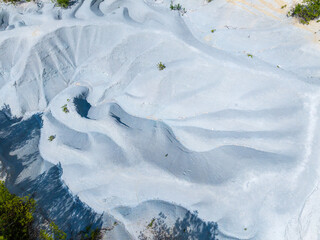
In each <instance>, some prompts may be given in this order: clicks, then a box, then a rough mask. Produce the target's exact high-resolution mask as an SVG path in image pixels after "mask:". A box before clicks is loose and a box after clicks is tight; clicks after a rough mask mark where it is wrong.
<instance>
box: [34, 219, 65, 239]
mask: <svg viewBox="0 0 320 240" xmlns="http://www.w3.org/2000/svg"><path fill="white" fill-rule="evenodd" d="M40 239H42V240H66V239H67V234H66V233H65V232H63V231H62V230H60V229H59V227H58V226H57V225H56V224H55V223H54V222H51V223H50V225H49V229H48V230H47V231H46V230H40Z"/></svg>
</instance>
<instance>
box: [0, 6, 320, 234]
mask: <svg viewBox="0 0 320 240" xmlns="http://www.w3.org/2000/svg"><path fill="white" fill-rule="evenodd" d="M175 3H178V2H177V1H175ZM180 3H181V5H182V6H183V7H185V8H186V11H187V12H186V13H185V14H182V13H179V12H178V11H170V8H169V5H170V1H168V0H121V1H120V0H105V1H100V0H96V1H95V0H94V1H89V0H86V1H82V2H79V3H76V4H75V5H73V6H72V7H71V8H69V9H67V10H61V9H59V8H57V7H54V6H53V4H52V3H50V2H45V3H43V5H42V6H40V7H37V6H36V5H35V4H34V3H27V4H23V5H19V6H16V7H14V6H10V5H5V4H2V5H1V10H0V23H1V24H0V30H2V31H0V105H4V104H6V105H9V106H10V108H11V111H12V113H13V114H14V115H16V116H22V117H24V119H26V118H28V116H30V115H31V114H33V113H35V112H43V117H42V118H43V127H42V129H41V138H40V143H39V151H40V155H41V157H42V158H43V159H44V160H45V161H46V162H49V163H52V164H58V163H61V167H62V169H63V175H62V179H63V180H64V181H65V183H66V184H67V186H68V187H69V189H70V190H71V191H72V193H73V194H76V195H78V196H79V197H80V199H81V200H82V201H83V202H85V203H86V204H88V206H90V207H91V208H93V209H94V210H95V211H96V212H97V213H102V212H107V213H109V214H110V215H113V216H114V217H115V218H116V219H119V221H121V222H122V223H123V224H124V228H123V229H126V230H123V231H128V233H129V234H130V235H131V237H132V238H133V239H137V238H138V236H139V234H140V231H143V229H144V228H145V227H146V225H147V223H146V222H148V221H150V219H152V218H153V217H156V216H157V215H158V214H159V212H163V213H165V214H166V215H167V216H169V218H168V219H171V220H170V221H174V219H175V218H177V217H180V216H183V215H184V214H185V212H186V211H187V210H186V209H188V210H190V211H195V210H196V211H198V216H199V217H200V218H201V219H202V220H204V221H213V222H216V223H217V224H218V231H219V236H218V238H219V239H257V240H258V239H261V240H268V239H270V240H271V239H272V240H274V239H288V240H289V239H290V240H294V239H304V240H311V239H318V238H319V237H318V236H319V234H318V232H319V231H320V229H319V227H318V226H319V221H320V212H319V206H318V203H319V200H320V195H319V193H318V182H319V169H320V168H319V167H320V166H319V153H318V151H319V150H318V149H319V147H318V146H319V145H318V143H320V142H319V140H320V139H318V137H317V132H318V130H320V129H319V124H318V123H319V117H318V116H319V112H318V109H319V107H320V106H319V103H320V89H319V82H320V71H319V69H320V61H319V60H320V47H319V46H320V45H319V39H320V35H319V34H320V32H316V31H318V29H319V27H320V24H319V23H318V24H316V23H313V24H312V25H311V26H308V27H305V26H301V25H299V24H298V23H297V22H296V21H295V20H293V19H290V18H287V17H286V12H287V11H288V9H289V7H290V6H292V4H293V3H292V2H282V1H280V0H279V1H271V0H266V1H262V0H253V1H245V0H228V1H225V0H213V1H212V2H210V3H206V2H203V1H202V0H181V1H180ZM284 4H287V5H288V7H287V8H285V9H281V6H282V5H284ZM212 29H215V31H214V32H213V33H212V32H211V30H212ZM315 29H317V30H316V31H315ZM315 32H316V33H315ZM247 54H251V55H252V57H250V55H249V56H248V55H247ZM160 61H161V62H163V63H165V65H166V68H165V69H164V70H163V71H159V70H158V69H157V63H159V62H160ZM65 104H66V105H67V108H68V110H69V112H68V113H65V112H63V111H62V108H61V107H62V106H64V105H65ZM50 135H54V136H56V138H55V139H54V140H53V141H52V142H50V141H48V137H49V136H50ZM23 177H28V174H26V176H23ZM172 219H173V220H172ZM168 221H169V220H168ZM170 221H169V222H168V224H169V223H170ZM171 223H172V222H171ZM116 234H120V235H116ZM116 234H115V235H113V237H114V238H115V239H117V236H118V237H119V236H122V238H123V236H127V235H121V234H122V233H119V232H118V233H116ZM198 238H199V237H198ZM202 238H203V237H202ZM193 239H197V237H194V238H193Z"/></svg>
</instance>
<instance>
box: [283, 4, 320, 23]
mask: <svg viewBox="0 0 320 240" xmlns="http://www.w3.org/2000/svg"><path fill="white" fill-rule="evenodd" d="M288 16H292V17H297V18H299V20H300V22H301V23H303V24H309V22H310V21H311V20H314V19H317V18H319V17H320V0H304V1H303V2H302V3H298V4H296V5H295V6H294V8H293V9H291V11H290V12H289V13H288Z"/></svg>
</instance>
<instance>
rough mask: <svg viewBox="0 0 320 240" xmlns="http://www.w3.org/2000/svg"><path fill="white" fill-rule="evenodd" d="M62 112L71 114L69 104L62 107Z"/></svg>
mask: <svg viewBox="0 0 320 240" xmlns="http://www.w3.org/2000/svg"><path fill="white" fill-rule="evenodd" d="M61 108H62V111H64V112H65V113H68V112H69V109H68V107H67V104H65V105H63V106H62V107H61Z"/></svg>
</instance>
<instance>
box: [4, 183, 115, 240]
mask: <svg viewBox="0 0 320 240" xmlns="http://www.w3.org/2000/svg"><path fill="white" fill-rule="evenodd" d="M35 208H36V202H35V200H34V199H32V198H29V197H18V196H16V195H14V194H12V193H10V192H9V190H8V189H7V188H6V187H5V184H4V182H2V181H0V240H35V239H41V240H66V239H67V234H66V233H65V232H63V231H62V230H60V229H59V227H58V226H57V225H56V224H55V223H54V222H51V223H50V224H49V226H48V228H46V229H45V230H44V229H41V230H40V229H39V228H36V227H35V226H34V216H33V215H34V212H35ZM115 225H116V223H115ZM101 238H102V230H101V229H100V228H92V225H89V226H87V227H86V228H85V230H84V231H81V232H80V233H79V234H78V235H77V238H76V239H81V240H98V239H101Z"/></svg>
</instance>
